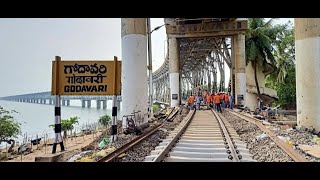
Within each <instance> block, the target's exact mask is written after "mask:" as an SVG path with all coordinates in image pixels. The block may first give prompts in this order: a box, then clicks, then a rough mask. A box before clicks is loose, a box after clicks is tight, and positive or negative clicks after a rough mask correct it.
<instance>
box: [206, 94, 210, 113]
mask: <svg viewBox="0 0 320 180" xmlns="http://www.w3.org/2000/svg"><path fill="white" fill-rule="evenodd" d="M206 100H207V110H208V109H209V107H210V103H211V95H210V93H207V96H206Z"/></svg>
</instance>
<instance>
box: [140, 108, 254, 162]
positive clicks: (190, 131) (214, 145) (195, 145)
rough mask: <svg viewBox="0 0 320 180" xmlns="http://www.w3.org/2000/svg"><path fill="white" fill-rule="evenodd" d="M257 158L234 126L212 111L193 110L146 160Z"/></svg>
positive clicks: (208, 160) (242, 160) (192, 160)
mask: <svg viewBox="0 0 320 180" xmlns="http://www.w3.org/2000/svg"><path fill="white" fill-rule="evenodd" d="M245 161H249V162H250V161H256V160H253V158H252V155H251V154H250V153H249V150H248V149H246V144H245V143H243V142H241V141H240V137H239V136H238V135H237V133H236V132H235V130H234V129H233V128H232V127H231V125H230V124H229V123H228V122H226V121H225V120H223V118H221V117H220V116H219V115H218V113H216V112H215V111H211V110H205V111H195V110H191V111H190V112H189V114H188V115H187V116H186V117H185V118H184V120H183V121H182V122H181V123H180V125H179V126H177V127H176V128H175V129H174V130H173V131H172V132H171V133H170V134H169V136H168V137H167V138H166V139H164V140H163V142H161V143H160V144H159V146H157V147H156V148H155V150H153V151H152V152H151V154H150V155H149V156H147V157H146V158H145V162H245Z"/></svg>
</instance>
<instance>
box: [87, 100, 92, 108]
mask: <svg viewBox="0 0 320 180" xmlns="http://www.w3.org/2000/svg"><path fill="white" fill-rule="evenodd" d="M87 103H88V104H87V107H88V108H91V100H87Z"/></svg>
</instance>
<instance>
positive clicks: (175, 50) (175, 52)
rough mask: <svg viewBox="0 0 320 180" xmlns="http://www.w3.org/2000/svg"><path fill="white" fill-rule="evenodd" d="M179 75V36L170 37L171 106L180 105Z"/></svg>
mask: <svg viewBox="0 0 320 180" xmlns="http://www.w3.org/2000/svg"><path fill="white" fill-rule="evenodd" d="M179 84H180V77H179V47H178V42H177V38H169V86H170V107H177V106H179V99H180V90H179V87H180V86H179Z"/></svg>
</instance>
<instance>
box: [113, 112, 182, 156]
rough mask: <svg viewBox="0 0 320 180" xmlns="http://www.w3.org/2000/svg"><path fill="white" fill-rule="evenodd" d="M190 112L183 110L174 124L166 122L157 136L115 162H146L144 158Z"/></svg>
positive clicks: (153, 136)
mask: <svg viewBox="0 0 320 180" xmlns="http://www.w3.org/2000/svg"><path fill="white" fill-rule="evenodd" d="M187 112H188V111H187V110H185V109H183V110H182V113H181V114H180V113H179V112H178V114H177V115H176V117H175V118H174V120H173V121H172V122H168V121H166V122H164V126H163V127H162V128H160V130H159V131H157V132H156V133H155V134H153V135H152V136H151V137H149V138H148V139H146V140H144V141H143V142H142V143H140V144H138V145H136V146H135V147H133V148H132V149H130V150H129V151H127V152H126V153H125V154H126V155H125V156H124V157H123V158H118V159H116V160H115V162H141V161H144V158H145V157H146V156H148V155H149V154H150V152H151V151H152V150H154V149H155V147H156V146H158V145H159V143H160V142H161V141H162V140H161V139H165V137H166V136H168V135H169V131H172V130H173V129H174V128H175V127H176V126H177V125H178V124H179V123H180V122H181V120H182V119H183V117H184V116H186V114H185V113H187Z"/></svg>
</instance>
